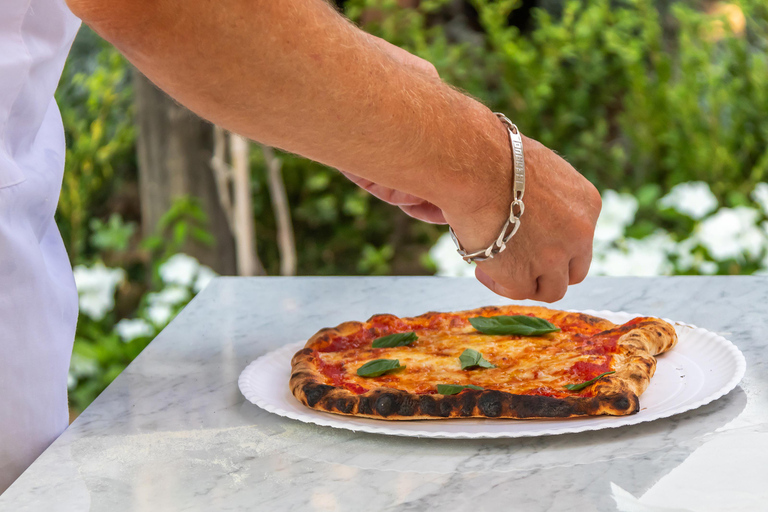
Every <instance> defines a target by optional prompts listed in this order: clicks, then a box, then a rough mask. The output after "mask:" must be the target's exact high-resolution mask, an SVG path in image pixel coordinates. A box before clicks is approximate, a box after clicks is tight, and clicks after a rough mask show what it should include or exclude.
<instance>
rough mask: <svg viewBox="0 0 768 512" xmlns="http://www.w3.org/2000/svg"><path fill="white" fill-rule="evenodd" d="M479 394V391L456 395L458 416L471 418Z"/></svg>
mask: <svg viewBox="0 0 768 512" xmlns="http://www.w3.org/2000/svg"><path fill="white" fill-rule="evenodd" d="M479 394H480V391H464V392H462V393H459V394H458V395H456V396H457V398H458V408H459V416H472V415H473V414H474V412H475V405H477V401H478V400H477V399H478V395H479Z"/></svg>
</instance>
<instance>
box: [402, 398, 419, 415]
mask: <svg viewBox="0 0 768 512" xmlns="http://www.w3.org/2000/svg"><path fill="white" fill-rule="evenodd" d="M418 409H419V403H418V402H417V401H416V400H414V399H413V397H412V396H411V395H405V396H404V397H403V399H402V400H401V401H400V408H399V409H398V410H397V414H399V415H400V416H413V415H414V414H416V412H417V411H418Z"/></svg>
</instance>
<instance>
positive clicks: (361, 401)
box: [357, 395, 373, 416]
mask: <svg viewBox="0 0 768 512" xmlns="http://www.w3.org/2000/svg"><path fill="white" fill-rule="evenodd" d="M372 401H373V400H372V399H371V397H369V396H365V395H361V396H360V397H358V402H357V412H358V414H364V415H368V416H371V415H372V414H373V407H372V406H371V402H372Z"/></svg>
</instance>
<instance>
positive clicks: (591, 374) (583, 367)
mask: <svg viewBox="0 0 768 512" xmlns="http://www.w3.org/2000/svg"><path fill="white" fill-rule="evenodd" d="M610 371H611V365H610V364H609V360H608V359H606V360H604V361H602V362H599V363H598V362H588V361H578V362H577V363H574V365H573V366H571V368H570V369H569V370H568V373H569V374H570V375H572V376H573V377H574V379H575V380H576V382H575V383H577V384H578V383H581V382H586V381H588V380H592V379H594V378H595V377H597V376H598V375H600V374H602V373H605V372H610Z"/></svg>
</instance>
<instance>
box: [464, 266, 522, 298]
mask: <svg viewBox="0 0 768 512" xmlns="http://www.w3.org/2000/svg"><path fill="white" fill-rule="evenodd" d="M475 277H476V278H477V280H478V281H480V282H481V283H483V284H484V285H485V287H486V288H488V289H489V290H491V291H492V292H493V293H496V294H498V295H501V296H503V297H507V298H509V299H513V300H524V299H530V298H531V297H533V296H534V295H535V294H536V281H535V280H531V279H518V280H514V281H510V282H509V286H504V285H501V284H499V283H497V282H496V281H494V280H493V278H492V277H491V276H489V275H488V274H487V273H486V272H485V271H484V270H483V269H481V268H480V267H477V268H475Z"/></svg>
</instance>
